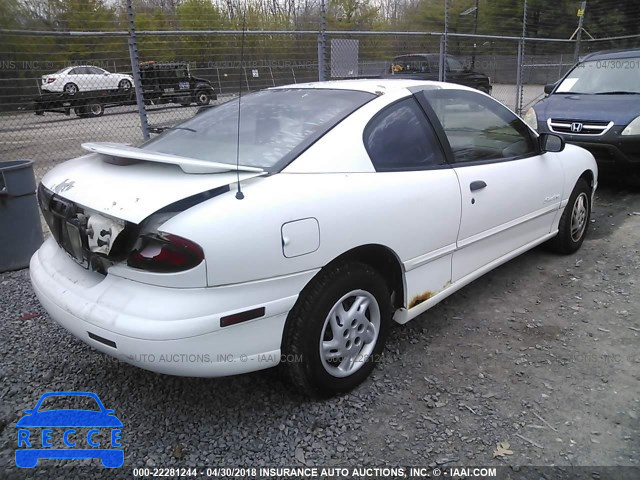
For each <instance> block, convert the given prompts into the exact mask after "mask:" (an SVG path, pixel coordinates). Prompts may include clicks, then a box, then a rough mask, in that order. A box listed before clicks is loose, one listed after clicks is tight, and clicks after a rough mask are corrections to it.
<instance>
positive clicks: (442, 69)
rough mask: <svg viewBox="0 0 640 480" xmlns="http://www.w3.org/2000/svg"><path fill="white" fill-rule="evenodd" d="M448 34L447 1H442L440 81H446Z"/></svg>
mask: <svg viewBox="0 0 640 480" xmlns="http://www.w3.org/2000/svg"><path fill="white" fill-rule="evenodd" d="M448 33H449V0H444V35H443V36H442V37H440V40H441V43H440V72H441V81H442V82H446V81H447V63H446V61H447V34H448Z"/></svg>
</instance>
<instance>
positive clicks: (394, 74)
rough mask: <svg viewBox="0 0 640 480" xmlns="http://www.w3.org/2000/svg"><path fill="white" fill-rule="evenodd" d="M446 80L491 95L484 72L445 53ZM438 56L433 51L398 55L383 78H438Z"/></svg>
mask: <svg viewBox="0 0 640 480" xmlns="http://www.w3.org/2000/svg"><path fill="white" fill-rule="evenodd" d="M445 67H446V69H447V74H446V78H447V82H451V83H458V84H460V85H466V86H467V87H471V88H475V89H477V90H480V91H481V92H484V93H486V94H489V95H491V81H490V79H489V77H487V76H486V75H485V74H484V73H480V72H476V71H473V70H470V69H468V68H466V67H465V66H464V64H463V63H462V62H461V61H460V60H458V59H457V58H455V57H453V56H452V55H447V61H446V65H445ZM439 71H440V56H439V55H438V54H435V53H414V54H411V55H399V56H397V57H395V58H394V59H393V61H392V62H391V68H390V71H389V72H387V73H386V74H385V75H383V76H384V77H385V78H407V79H415V80H436V81H437V80H438V74H439Z"/></svg>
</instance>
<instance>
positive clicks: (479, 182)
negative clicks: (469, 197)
mask: <svg viewBox="0 0 640 480" xmlns="http://www.w3.org/2000/svg"><path fill="white" fill-rule="evenodd" d="M486 186H487V184H486V183H485V182H483V181H482V180H476V181H475V182H471V185H469V188H470V189H471V191H472V192H474V191H476V190H482V189H483V188H484V187H486Z"/></svg>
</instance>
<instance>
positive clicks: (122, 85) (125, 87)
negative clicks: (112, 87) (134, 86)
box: [118, 78, 131, 91]
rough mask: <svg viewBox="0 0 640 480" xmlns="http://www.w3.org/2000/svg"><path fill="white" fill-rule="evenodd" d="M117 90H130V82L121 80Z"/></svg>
mask: <svg viewBox="0 0 640 480" xmlns="http://www.w3.org/2000/svg"><path fill="white" fill-rule="evenodd" d="M118 89H119V90H124V91H128V90H131V82H130V81H129V80H127V79H126V78H125V79H123V80H120V83H118Z"/></svg>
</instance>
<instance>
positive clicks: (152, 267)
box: [127, 233, 204, 273]
mask: <svg viewBox="0 0 640 480" xmlns="http://www.w3.org/2000/svg"><path fill="white" fill-rule="evenodd" d="M141 242H142V243H141V245H140V247H139V248H137V249H136V250H134V251H133V252H131V255H129V258H128V259H127V265H129V266H130V267H133V268H140V269H142V270H147V271H149V272H157V273H172V272H181V271H183V270H189V269H190V268H193V267H195V266H197V265H199V264H200V262H202V260H204V252H203V251H202V248H201V247H200V245H198V244H197V243H195V242H192V241H191V240H187V239H186V238H182V237H179V236H177V235H171V234H170V233H154V234H149V235H143V236H142V237H141Z"/></svg>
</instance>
